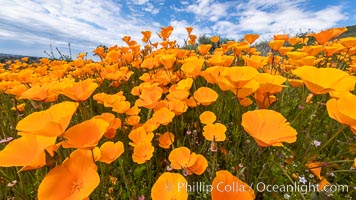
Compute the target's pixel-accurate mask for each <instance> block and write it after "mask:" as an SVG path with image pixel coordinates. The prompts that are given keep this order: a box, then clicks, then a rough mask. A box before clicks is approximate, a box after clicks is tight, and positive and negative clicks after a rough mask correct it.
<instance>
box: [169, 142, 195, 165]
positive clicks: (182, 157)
mask: <svg viewBox="0 0 356 200" xmlns="http://www.w3.org/2000/svg"><path fill="white" fill-rule="evenodd" d="M168 160H169V161H170V162H171V167H172V168H173V169H185V168H188V167H191V166H193V165H194V163H195V161H196V160H197V154H196V153H194V152H192V153H191V152H190V149H188V148H187V147H178V148H175V149H173V150H172V151H171V153H170V154H169V156H168Z"/></svg>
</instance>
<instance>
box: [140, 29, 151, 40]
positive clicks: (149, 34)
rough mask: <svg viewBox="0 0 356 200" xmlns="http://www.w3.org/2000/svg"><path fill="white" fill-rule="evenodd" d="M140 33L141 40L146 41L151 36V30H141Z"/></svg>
mask: <svg viewBox="0 0 356 200" xmlns="http://www.w3.org/2000/svg"><path fill="white" fill-rule="evenodd" d="M141 33H142V35H143V38H142V41H143V42H148V40H149V39H150V38H151V34H152V33H151V31H142V32H141Z"/></svg>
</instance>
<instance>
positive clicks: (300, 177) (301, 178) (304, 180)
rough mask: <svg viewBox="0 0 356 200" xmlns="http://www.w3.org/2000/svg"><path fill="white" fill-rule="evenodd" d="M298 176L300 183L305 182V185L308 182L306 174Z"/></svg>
mask: <svg viewBox="0 0 356 200" xmlns="http://www.w3.org/2000/svg"><path fill="white" fill-rule="evenodd" d="M298 178H299V183H303V184H304V185H305V184H306V183H307V182H308V181H307V179H305V177H304V176H299V177H298Z"/></svg>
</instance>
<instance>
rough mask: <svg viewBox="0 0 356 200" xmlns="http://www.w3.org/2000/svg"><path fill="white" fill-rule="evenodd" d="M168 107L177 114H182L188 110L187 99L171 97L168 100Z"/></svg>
mask: <svg viewBox="0 0 356 200" xmlns="http://www.w3.org/2000/svg"><path fill="white" fill-rule="evenodd" d="M167 97H168V96H167ZM168 107H169V108H170V109H171V111H172V112H174V114H175V115H181V114H183V113H185V112H186V111H187V110H188V106H187V105H186V103H185V101H183V100H179V99H170V100H169V101H168Z"/></svg>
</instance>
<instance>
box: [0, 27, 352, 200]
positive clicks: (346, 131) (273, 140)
mask: <svg viewBox="0 0 356 200" xmlns="http://www.w3.org/2000/svg"><path fill="white" fill-rule="evenodd" d="M186 29H187V37H186V38H182V40H184V42H185V45H184V46H183V47H179V46H178V45H177V44H176V43H177V42H176V41H172V40H171V39H170V35H171V33H172V31H174V30H173V27H171V26H169V27H164V28H162V29H161V32H160V33H158V35H159V37H160V38H161V41H151V34H152V33H151V32H150V31H143V32H142V35H143V38H142V42H143V43H144V45H139V43H138V42H137V41H133V40H132V39H131V37H130V36H125V37H124V38H122V39H123V41H125V43H126V44H127V45H125V46H117V45H115V46H111V47H109V48H106V47H104V46H99V47H98V48H96V49H95V50H93V53H94V54H95V55H96V56H97V57H98V58H99V59H100V61H93V60H91V59H87V58H86V54H85V53H82V54H80V55H78V56H77V58H76V59H75V60H71V61H64V60H50V59H47V58H42V59H40V61H38V62H32V61H29V60H27V59H26V58H23V59H21V60H14V61H7V62H6V63H0V100H1V105H0V111H1V112H0V117H1V123H0V128H1V129H0V131H1V132H0V139H1V140H0V199H40V200H48V199H58V200H63V199H73V200H81V199H104V198H105V199H140V200H143V199H154V200H156V199H157V200H160V199H162V200H167V199H172V200H173V199H175V200H180V199H215V200H220V199H246V200H248V199H352V198H354V197H355V196H356V173H355V172H356V170H355V168H356V143H355V142H356V95H355V82H356V78H355V74H356V38H355V37H347V38H342V39H338V36H339V35H341V34H342V33H343V32H345V31H346V30H347V29H346V28H333V29H329V30H325V31H322V32H319V33H313V34H308V35H306V36H304V37H290V36H288V35H275V36H274V39H273V40H271V41H269V42H268V45H269V47H270V51H269V53H268V54H267V55H262V54H261V53H260V52H258V50H257V49H256V47H255V45H254V44H255V40H256V39H258V37H259V35H256V34H247V35H245V36H244V40H243V41H240V42H235V41H228V42H227V43H221V42H220V38H219V37H218V36H214V37H212V38H211V44H196V39H197V36H196V35H194V34H193V33H192V32H193V28H191V27H187V28H186ZM311 186H312V187H311Z"/></svg>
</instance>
